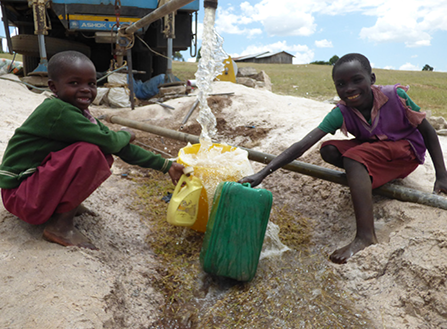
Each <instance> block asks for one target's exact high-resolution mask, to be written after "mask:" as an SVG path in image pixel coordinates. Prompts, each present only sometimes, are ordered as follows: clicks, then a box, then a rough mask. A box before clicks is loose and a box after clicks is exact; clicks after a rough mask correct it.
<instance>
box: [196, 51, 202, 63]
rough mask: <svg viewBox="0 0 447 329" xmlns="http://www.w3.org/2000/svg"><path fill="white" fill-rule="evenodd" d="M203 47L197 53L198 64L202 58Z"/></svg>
mask: <svg viewBox="0 0 447 329" xmlns="http://www.w3.org/2000/svg"><path fill="white" fill-rule="evenodd" d="M201 52H202V47H200V48H199V51H198V52H197V57H196V62H197V63H198V62H199V60H200V58H201V57H202V54H201Z"/></svg>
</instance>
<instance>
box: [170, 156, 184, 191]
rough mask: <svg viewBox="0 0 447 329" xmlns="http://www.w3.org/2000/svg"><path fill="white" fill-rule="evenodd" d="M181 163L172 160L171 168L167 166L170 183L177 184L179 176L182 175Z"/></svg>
mask: <svg viewBox="0 0 447 329" xmlns="http://www.w3.org/2000/svg"><path fill="white" fill-rule="evenodd" d="M183 168H185V167H184V166H183V165H181V164H180V163H177V162H173V163H172V166H171V168H169V171H168V174H169V176H171V180H172V183H173V184H174V185H177V183H178V181H179V179H180V177H182V175H183Z"/></svg>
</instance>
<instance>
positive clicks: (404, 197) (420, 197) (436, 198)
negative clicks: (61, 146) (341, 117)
mask: <svg viewBox="0 0 447 329" xmlns="http://www.w3.org/2000/svg"><path fill="white" fill-rule="evenodd" d="M105 119H106V120H107V121H108V122H110V123H117V124H121V125H124V126H128V127H131V128H135V129H139V130H143V131H146V132H150V133H153V134H156V135H160V136H163V137H168V138H172V139H176V140H180V141H184V142H190V143H193V144H196V143H199V142H200V141H199V136H195V135H191V134H186V133H182V132H179V131H175V130H171V129H166V128H161V127H158V126H154V125H151V124H147V123H141V122H138V121H134V120H129V119H125V118H122V117H118V116H116V115H112V116H106V117H105ZM239 148H241V149H244V150H246V151H247V152H248V158H249V159H250V160H252V161H256V162H260V163H264V164H267V163H269V162H271V161H272V160H273V159H274V158H275V157H276V156H274V155H271V154H267V153H262V152H259V151H255V150H251V149H247V148H245V147H239ZM283 168H284V169H287V170H290V171H295V172H298V173H301V174H304V175H308V176H312V177H316V178H321V179H324V180H327V181H330V182H333V183H337V184H341V185H345V186H347V185H348V184H347V180H346V174H345V173H344V172H341V171H338V170H332V169H327V168H323V167H319V166H316V165H312V164H309V163H304V162H301V161H296V160H295V161H292V162H290V163H289V164H287V165H285V166H284V167H283ZM373 193H374V194H378V195H382V196H385V197H388V198H392V199H397V200H401V201H407V202H414V203H419V204H423V205H426V206H431V207H436V208H441V209H447V199H446V198H444V197H442V196H440V195H436V194H432V193H427V192H422V191H418V190H415V189H411V188H408V187H404V186H399V185H394V184H390V183H387V184H385V185H383V186H381V187H379V188H376V189H374V190H373Z"/></svg>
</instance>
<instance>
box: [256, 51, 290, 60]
mask: <svg viewBox="0 0 447 329" xmlns="http://www.w3.org/2000/svg"><path fill="white" fill-rule="evenodd" d="M281 53H284V54H287V55H290V56H292V57H295V56H293V55H292V54H289V53H288V52H286V51H277V52H276V53H271V52H267V53H264V54H262V55H259V56H257V57H256V58H268V57H273V56H275V55H277V54H281Z"/></svg>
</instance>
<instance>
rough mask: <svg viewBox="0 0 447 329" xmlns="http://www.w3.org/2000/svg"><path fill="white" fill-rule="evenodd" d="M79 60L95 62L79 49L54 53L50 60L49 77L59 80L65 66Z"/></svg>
mask: <svg viewBox="0 0 447 329" xmlns="http://www.w3.org/2000/svg"><path fill="white" fill-rule="evenodd" d="M77 60H80V61H83V62H85V61H86V62H90V63H92V64H93V62H92V61H91V60H90V58H88V57H87V56H86V55H84V54H83V53H80V52H79V51H74V50H67V51H62V52H60V53H57V54H55V55H53V56H52V57H51V58H50V60H49V61H48V78H49V79H51V80H57V79H58V78H59V76H60V74H61V73H63V72H64V70H63V68H64V67H66V65H68V64H70V63H73V62H75V61H77Z"/></svg>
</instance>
